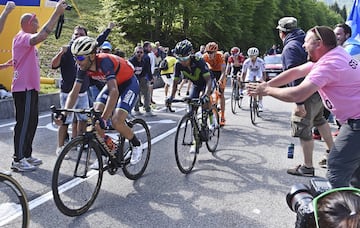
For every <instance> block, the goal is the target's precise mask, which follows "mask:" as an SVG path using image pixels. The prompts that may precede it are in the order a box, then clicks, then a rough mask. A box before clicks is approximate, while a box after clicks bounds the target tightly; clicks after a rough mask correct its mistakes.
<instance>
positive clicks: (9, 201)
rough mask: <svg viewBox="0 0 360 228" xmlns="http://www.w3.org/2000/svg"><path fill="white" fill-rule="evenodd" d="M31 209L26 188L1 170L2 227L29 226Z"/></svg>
mask: <svg viewBox="0 0 360 228" xmlns="http://www.w3.org/2000/svg"><path fill="white" fill-rule="evenodd" d="M29 220H30V211H29V205H28V200H27V197H26V194H25V191H24V189H23V188H22V187H21V185H20V184H19V183H18V182H17V181H16V180H15V179H14V178H13V177H11V176H10V175H9V174H6V173H3V172H1V171H0V227H9V228H16V227H23V228H25V227H29Z"/></svg>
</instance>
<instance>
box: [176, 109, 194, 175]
mask: <svg viewBox="0 0 360 228" xmlns="http://www.w3.org/2000/svg"><path fill="white" fill-rule="evenodd" d="M194 125H195V123H194V120H193V119H192V118H191V116H190V115H189V114H186V115H185V116H183V117H182V118H181V120H180V122H179V123H178V126H177V129H176V135H175V159H176V164H177V166H178V168H179V170H180V171H181V172H182V173H185V174H187V173H190V172H191V170H192V169H193V168H194V165H195V161H196V154H197V153H199V146H198V145H196V140H195V138H194V128H195V126H194Z"/></svg>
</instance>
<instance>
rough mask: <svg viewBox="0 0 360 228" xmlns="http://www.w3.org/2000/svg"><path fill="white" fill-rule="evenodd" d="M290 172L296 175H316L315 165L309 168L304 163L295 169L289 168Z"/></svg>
mask: <svg viewBox="0 0 360 228" xmlns="http://www.w3.org/2000/svg"><path fill="white" fill-rule="evenodd" d="M287 173H288V174H291V175H296V176H304V177H313V176H315V170H314V168H313V167H311V168H308V167H306V166H304V165H298V166H297V167H295V168H293V169H288V170H287Z"/></svg>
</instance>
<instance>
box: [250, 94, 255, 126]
mask: <svg viewBox="0 0 360 228" xmlns="http://www.w3.org/2000/svg"><path fill="white" fill-rule="evenodd" d="M250 118H251V123H252V124H255V118H256V100H255V99H254V97H253V96H251V97H250Z"/></svg>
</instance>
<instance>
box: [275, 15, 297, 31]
mask: <svg viewBox="0 0 360 228" xmlns="http://www.w3.org/2000/svg"><path fill="white" fill-rule="evenodd" d="M276 28H277V29H279V30H281V31H283V32H290V31H291V30H293V29H296V28H297V19H296V18H295V17H283V18H281V19H280V20H279V22H278V26H277V27H276Z"/></svg>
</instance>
